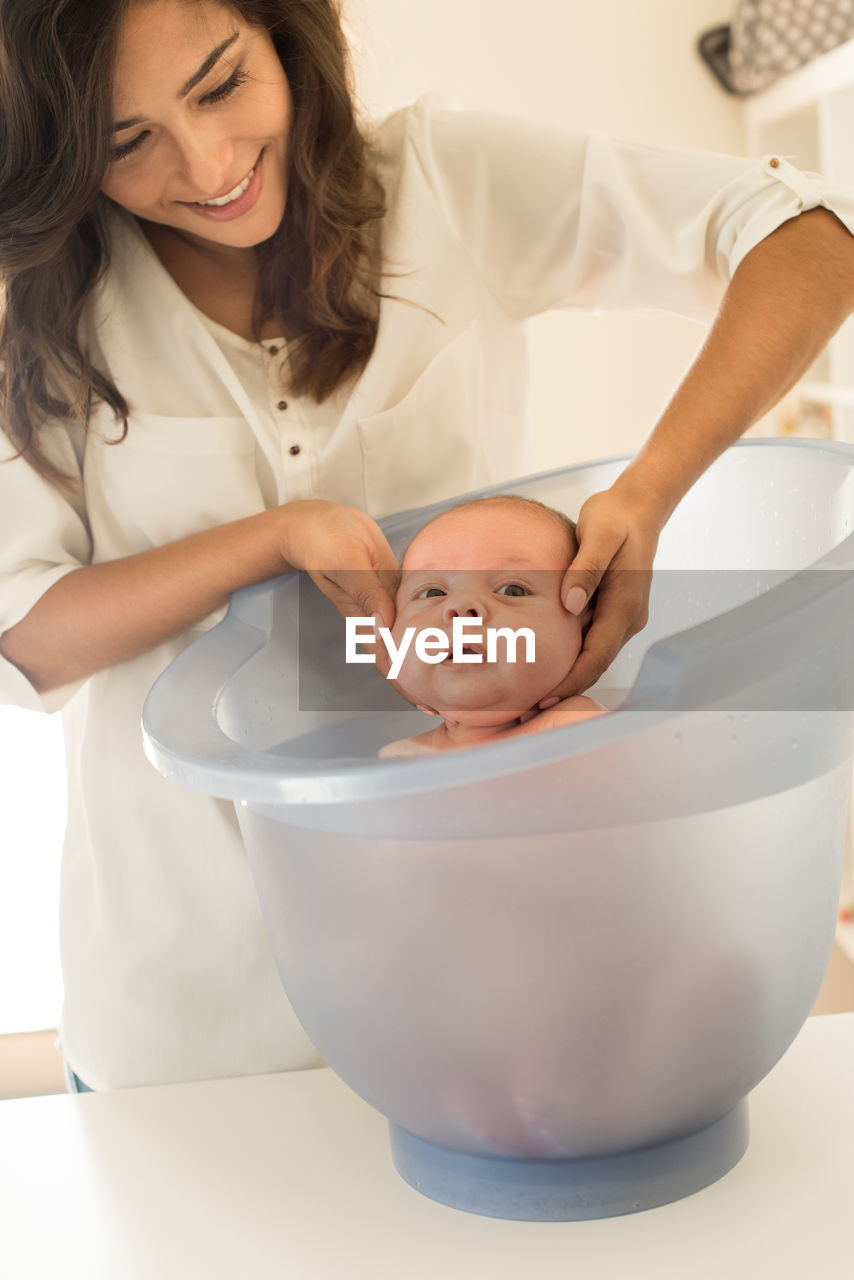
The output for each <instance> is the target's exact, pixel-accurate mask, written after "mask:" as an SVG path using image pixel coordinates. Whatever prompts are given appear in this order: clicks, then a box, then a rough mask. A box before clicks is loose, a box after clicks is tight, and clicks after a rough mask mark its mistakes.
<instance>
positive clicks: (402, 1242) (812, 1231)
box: [0, 1013, 854, 1280]
mask: <svg viewBox="0 0 854 1280" xmlns="http://www.w3.org/2000/svg"><path fill="white" fill-rule="evenodd" d="M750 1116H751V1142H750V1146H749V1148H748V1151H747V1154H746V1155H745V1156H744V1157H743V1159H742V1160H741V1161H740V1163H739V1164H738V1165H736V1167H735V1168H734V1169H733V1170H732V1171H731V1172H730V1173H728V1174H727V1175H726V1176H725V1177H724V1178H722V1179H721V1180H720V1181H719V1182H717V1183H715V1184H714V1185H713V1186H711V1187H707V1188H706V1189H705V1190H704V1191H701V1192H699V1193H698V1194H696V1195H693V1196H689V1197H688V1198H687V1199H685V1200H682V1201H679V1202H678V1203H676V1204H672V1205H665V1206H663V1207H661V1208H658V1209H651V1210H648V1211H647V1212H645V1213H638V1214H633V1215H630V1216H627V1217H622V1218H610V1219H606V1220H600V1221H596V1222H577V1223H527V1222H503V1221H496V1220H494V1219H489V1218H479V1217H475V1216H473V1215H470V1214H466V1213H462V1212H460V1211H458V1210H455V1209H449V1208H446V1207H444V1206H442V1205H439V1204H435V1203H433V1201H431V1200H427V1199H425V1197H423V1196H421V1195H419V1194H418V1193H417V1192H416V1191H413V1190H412V1189H411V1188H410V1187H408V1186H407V1185H406V1184H405V1183H404V1182H403V1181H402V1179H401V1178H400V1177H399V1176H398V1175H397V1173H396V1172H395V1170H394V1167H393V1166H392V1163H391V1158H390V1154H389V1143H388V1130H387V1126H386V1123H385V1121H384V1120H383V1119H382V1118H381V1117H380V1116H379V1115H378V1114H377V1113H376V1112H375V1111H373V1110H372V1109H371V1108H370V1107H369V1106H367V1104H366V1103H364V1102H362V1101H361V1100H360V1099H359V1098H357V1097H356V1096H355V1095H354V1094H353V1093H352V1092H351V1091H350V1090H349V1089H348V1088H347V1087H346V1086H345V1085H344V1084H342V1083H341V1082H340V1081H339V1080H338V1079H337V1078H336V1076H334V1075H333V1073H332V1072H331V1071H328V1070H319V1071H305V1072H295V1073H292V1074H288V1075H275V1076H258V1077H250V1078H246V1079H241V1080H218V1081H210V1082H205V1083H201V1084H185V1085H166V1086H162V1087H160V1088H150V1089H127V1090H122V1091H119V1092H115V1093H103V1094H84V1095H80V1096H78V1097H50V1098H27V1099H22V1100H20V1101H15V1102H2V1103H0V1272H2V1274H3V1275H6V1276H9V1277H10V1280H11V1278H12V1277H14V1280H32V1278H33V1277H38V1280H42V1278H43V1277H44V1278H45V1280H47V1278H48V1277H50V1280H192V1278H194V1277H196V1276H198V1277H205V1280H220V1277H222V1278H223V1280H226V1277H227V1280H268V1277H269V1278H270V1280H272V1278H273V1277H275V1278H276V1280H282V1278H283V1277H287V1278H288V1280H308V1278H310V1280H360V1278H361V1277H365V1278H366V1280H367V1278H368V1277H369V1278H370V1280H386V1278H388V1280H391V1278H393V1280H457V1278H459V1280H463V1277H464V1278H465V1280H481V1277H488V1278H489V1280H505V1278H507V1280H509V1278H510V1277H512V1278H513V1280H539V1278H540V1277H561V1278H564V1277H579V1278H580V1280H600V1277H607V1278H608V1280H623V1277H630V1278H631V1280H646V1278H647V1277H649V1278H650V1280H652V1278H653V1277H654V1280H669V1278H670V1277H673V1278H674V1280H677V1278H678V1280H706V1277H708V1278H709V1280H721V1277H726V1280H742V1278H745V1280H746V1278H747V1277H751V1280H755V1277H760V1276H762V1277H765V1276H768V1277H773V1278H774V1280H788V1278H789V1277H791V1278H792V1280H803V1277H804V1276H805V1275H814V1276H817V1277H820V1278H821V1280H835V1277H840V1280H842V1277H845V1280H850V1277H851V1275H852V1274H854V1231H852V1228H851V1225H850V1224H851V1221H852V1216H854V1013H852V1014H838V1015H833V1016H828V1017H815V1018H811V1019H809V1021H808V1022H807V1024H806V1026H805V1027H804V1029H803V1031H802V1032H801V1034H800V1035H799V1037H798V1039H797V1040H796V1042H795V1044H794V1045H793V1046H792V1048H791V1049H790V1050H789V1052H788V1053H787V1054H786V1056H785V1057H784V1058H783V1060H782V1061H781V1062H780V1063H779V1064H778V1066H777V1067H775V1069H774V1070H773V1071H772V1072H771V1074H770V1075H769V1076H768V1077H767V1079H766V1080H764V1081H763V1082H762V1083H761V1084H760V1085H759V1086H758V1088H757V1089H756V1090H755V1091H754V1093H753V1094H752V1095H751V1100H750Z"/></svg>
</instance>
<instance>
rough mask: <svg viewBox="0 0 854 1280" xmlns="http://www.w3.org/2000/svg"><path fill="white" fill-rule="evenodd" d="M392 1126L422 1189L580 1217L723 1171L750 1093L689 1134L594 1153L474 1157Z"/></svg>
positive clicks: (399, 1158)
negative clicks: (626, 1149) (557, 1156)
mask: <svg viewBox="0 0 854 1280" xmlns="http://www.w3.org/2000/svg"><path fill="white" fill-rule="evenodd" d="M390 1128H391V1149H392V1157H393V1159H394V1164H395V1167H396V1169H397V1171H398V1173H399V1174H400V1175H401V1177H402V1178H403V1179H404V1181H406V1182H408V1183H409V1185H410V1186H411V1187H414V1188H415V1190H416V1191H420V1192H421V1193H422V1195H425V1196H429V1198H430V1199H431V1200H438V1201H439V1203H440V1204H446V1205H450V1206H451V1207H452V1208H454V1209H464V1210H465V1211H466V1212H467V1213H478V1214H481V1215H483V1216H484V1217H488V1218H512V1219H515V1220H517V1221H524V1222H580V1221H584V1220H587V1219H590V1218H612V1217H617V1216H618V1215H620V1214H625V1213H637V1212H639V1211H640V1210H642V1209H654V1208H655V1207H656V1206H657V1205H662V1204H670V1203H671V1202H672V1201H674V1200H681V1199H683V1198H684V1197H685V1196H689V1195H692V1194H693V1193H694V1192H695V1191H701V1190H702V1189H703V1187H707V1186H709V1185H710V1184H711V1183H712V1182H716V1181H717V1179H718V1178H721V1177H723V1175H724V1174H725V1173H728V1172H729V1170H730V1169H732V1168H733V1166H734V1165H736V1164H737V1163H738V1161H739V1160H740V1159H741V1157H742V1156H743V1155H744V1153H745V1151H746V1150H747V1145H748V1141H749V1132H748V1118H747V1099H746V1098H744V1099H742V1101H741V1102H740V1103H738V1105H737V1106H735V1107H734V1108H733V1110H732V1111H730V1112H728V1113H727V1114H726V1115H725V1116H722V1117H721V1119H720V1120H716V1121H715V1122H714V1123H713V1124H711V1125H709V1126H708V1127H707V1128H705V1129H701V1130H699V1132H697V1133H692V1134H689V1135H688V1136H687V1137H683V1138H677V1139H675V1140H674V1141H672V1142H664V1143H661V1144H659V1145H657V1146H654V1147H647V1148H645V1149H643V1150H640V1151H630V1152H627V1153H624V1154H618V1155H612V1156H603V1157H596V1158H588V1159H576V1160H528V1159H519V1160H515V1159H507V1158H504V1157H501V1156H474V1155H469V1154H467V1153H466V1152H462V1151H452V1150H449V1149H448V1148H446V1147H439V1146H436V1145H435V1144H434V1143H432V1142H426V1141H425V1140H424V1139H423V1138H417V1137H415V1135H414V1134H411V1133H408V1132H407V1131H406V1130H405V1129H401V1128H400V1127H399V1126H398V1125H395V1124H392V1125H391V1126H390Z"/></svg>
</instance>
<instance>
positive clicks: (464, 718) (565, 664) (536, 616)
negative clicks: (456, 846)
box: [379, 494, 605, 756]
mask: <svg viewBox="0 0 854 1280" xmlns="http://www.w3.org/2000/svg"><path fill="white" fill-rule="evenodd" d="M576 547H577V543H576V539H575V525H574V524H573V522H572V521H571V520H570V519H569V518H568V517H567V516H565V515H563V513H562V512H560V511H555V510H554V509H553V508H551V507H547V506H544V505H543V504H542V503H540V502H536V501H534V500H532V499H529V498H520V497H517V496H514V495H510V494H508V495H499V496H497V497H494V498H479V499H475V500H474V501H473V502H466V503H463V504H461V505H460V506H458V507H453V508H451V510H449V511H446V512H443V513H442V515H440V516H437V517H436V519H435V520H431V521H430V523H429V524H427V525H425V526H424V528H423V529H422V530H421V531H420V532H419V533H418V534H416V536H415V538H413V540H412V542H411V543H410V545H409V547H408V549H407V551H406V554H405V556H404V558H403V564H402V573H401V581H400V586H399V588H398V590H397V594H396V597H395V603H396V607H397V614H396V617H395V622H394V626H393V627H392V637H393V639H394V641H395V644H397V645H400V643H401V639H402V636H403V632H404V631H405V629H406V628H407V627H415V628H416V629H417V631H418V632H420V631H422V630H423V629H424V628H425V627H430V628H438V629H439V630H440V631H442V632H443V633H444V634H445V635H446V636H447V639H448V647H449V649H450V648H451V643H452V625H453V619H454V618H455V617H471V618H480V619H481V622H482V625H483V629H484V635H485V633H486V628H499V627H507V628H510V629H511V630H513V631H518V630H519V629H520V628H522V627H527V628H530V630H531V631H533V633H534V636H535V638H536V645H535V660H534V661H533V662H527V661H525V656H526V654H525V644H524V641H521V642H520V643H519V644H517V652H516V660H515V662H510V661H508V660H507V658H508V651H507V647H506V645H505V644H504V642H503V640H501V639H499V640H498V642H497V646H496V653H497V660H496V661H491V662H489V661H486V643H485V640H484V641H482V642H478V643H474V644H466V650H467V651H469V652H474V653H477V652H480V653H481V655H482V657H483V661H482V662H480V663H463V662H461V661H455V660H454V657H453V654H451V653H449V655H448V657H446V658H445V659H443V660H442V661H441V662H438V663H436V664H431V663H427V662H424V661H423V660H422V659H421V658H419V657H418V656H417V655H416V653H415V646H414V644H410V646H409V649H408V650H407V653H406V657H405V658H404V660H403V663H402V665H401V668H400V672H399V675H398V677H397V679H396V680H395V681H394V684H395V687H396V688H397V689H398V690H399V692H400V693H402V694H403V696H404V698H406V699H407V701H409V702H412V703H414V704H415V706H417V707H418V709H419V710H420V711H424V712H426V713H427V714H428V715H432V716H441V717H442V720H441V723H440V724H439V725H437V726H436V727H435V728H434V729H429V730H428V731H427V732H426V733H422V734H419V735H418V736H417V737H414V738H403V739H401V740H400V741H398V742H392V743H389V744H388V746H385V747H383V748H382V749H381V751H380V753H379V754H380V755H381V756H418V755H425V754H427V753H431V752H433V751H445V750H448V749H449V748H455V747H471V746H475V745H478V744H480V743H485V742H495V741H497V740H499V739H504V738H514V737H518V736H520V735H522V734H529V733H540V732H541V731H542V730H544V729H556V728H559V727H561V726H563V725H567V724H573V723H575V722H576V721H578V720H586V719H588V718H589V717H590V716H596V715H601V714H602V712H604V711H605V708H604V707H602V706H600V704H599V703H598V702H595V701H594V700H593V699H592V698H588V697H584V696H582V695H576V696H575V697H571V698H565V699H564V700H563V701H562V702H558V703H557V705H555V706H553V707H550V708H549V709H548V710H544V711H533V712H532V711H531V708H536V706H537V703H538V702H539V701H540V700H542V699H544V698H546V697H547V696H548V694H549V693H550V691H551V690H552V689H554V688H556V687H557V686H558V685H559V684H560V683H561V681H562V680H563V679H564V678H565V677H566V675H567V674H568V673H569V671H570V670H571V668H572V665H573V663H574V662H575V659H576V658H577V657H578V654H579V652H580V651H581V645H582V639H583V635H584V630H585V627H586V626H587V625H588V623H589V621H590V617H591V613H592V611H591V609H590V606H589V605H588V607H587V609H586V610H585V611H584V613H583V614H581V615H580V617H576V616H575V615H574V614H571V613H569V612H568V611H567V610H566V609H565V608H564V607H563V604H562V603H561V599H560V586H561V583H562V581H563V575H564V571H565V570H566V568H567V566H568V565H569V563H570V562H571V560H572V559H573V557H574V556H575V552H576Z"/></svg>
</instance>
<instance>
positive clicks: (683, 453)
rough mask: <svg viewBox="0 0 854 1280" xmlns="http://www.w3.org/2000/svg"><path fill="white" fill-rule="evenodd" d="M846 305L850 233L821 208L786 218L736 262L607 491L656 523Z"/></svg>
mask: <svg viewBox="0 0 854 1280" xmlns="http://www.w3.org/2000/svg"><path fill="white" fill-rule="evenodd" d="M852 310H854V236H852V235H851V234H850V233H849V232H848V231H847V230H846V228H845V227H844V226H843V225H842V223H841V222H840V221H839V220H838V219H837V218H836V217H835V216H834V215H833V214H832V213H830V212H829V211H828V210H826V209H815V210H811V211H810V212H809V213H805V214H802V215H801V216H800V217H798V218H793V219H791V220H790V221H789V222H786V223H784V224H783V225H782V226H781V227H779V228H778V229H777V230H776V231H775V232H773V233H772V234H771V235H770V236H768V237H767V238H766V239H765V240H763V241H761V242H760V243H759V244H758V245H757V246H756V247H755V248H754V249H753V250H751V252H750V253H749V254H748V255H747V257H746V258H745V259H744V260H743V262H742V263H741V264H740V265H739V267H738V269H737V271H736V273H735V275H734V276H733V279H732V281H731V283H730V285H729V288H728V289H727V292H726V294H725V296H724V299H723V302H722V305H721V308H720V311H719V313H718V315H717V317H716V319H715V322H714V324H713V325H712V327H711V329H710V330H709V333H708V336H707V338H706V341H705V342H704V344H703V346H702V347H701V349H700V351H699V353H698V355H697V357H696V359H695V360H694V362H693V364H692V365H691V367H690V369H689V370H688V372H687V373H686V375H685V377H684V378H683V380H682V382H681V383H680V385H679V386H678V388H677V389H676V391H675V393H674V395H673V396H672V398H671V400H670V401H669V403H668V405H667V407H666V408H665V410H664V412H663V413H662V415H661V417H660V419H659V420H658V422H657V423H656V425H655V427H654V429H653V431H652V433H651V434H650V436H649V438H648V440H647V441H646V443H645V444H644V446H643V447H642V448H641V450H640V451H639V453H638V454H637V456H636V457H635V458H634V459H633V461H632V462H631V463H630V464H629V466H627V467H626V469H625V471H624V472H623V474H622V476H621V477H620V479H619V480H618V481H617V483H616V485H615V486H614V488H615V489H619V490H621V491H622V492H623V493H625V494H626V495H628V496H632V497H637V499H638V501H639V502H641V503H642V504H643V505H644V506H645V507H646V508H647V510H650V511H651V512H652V513H653V514H654V517H655V518H656V520H657V521H658V522H659V525H663V524H664V523H665V521H666V520H667V519H668V517H669V516H670V514H671V513H672V511H673V509H674V508H675V506H676V505H677V503H678V502H679V501H680V499H681V498H682V497H683V496H684V495H685V493H687V491H688V490H689V489H690V487H691V486H692V485H693V484H694V482H695V481H696V480H697V479H698V478H699V477H700V476H701V475H702V473H703V472H704V471H705V469H706V468H707V467H708V466H709V464H710V463H711V462H713V461H714V459H715V458H716V457H717V456H718V455H719V454H720V453H722V452H723V450H724V449H726V448H727V447H728V446H729V445H730V444H732V443H733V442H734V441H736V440H737V439H738V438H739V437H740V436H741V435H742V434H743V433H744V432H745V431H746V430H747V429H748V427H750V426H751V425H752V424H753V423H754V422H756V421H757V420H758V419H759V418H760V417H762V415H763V414H764V413H767V412H768V410H769V409H771V408H772V407H773V405H775V404H776V403H777V401H778V400H780V399H781V397H782V396H783V395H785V393H786V392H787V391H788V390H789V389H790V387H792V386H793V385H794V383H795V382H797V380H798V379H799V378H800V377H802V376H803V374H804V373H805V372H806V370H807V369H808V368H809V366H810V365H811V363H812V362H813V360H815V358H816V357H817V356H818V355H819V353H820V352H821V351H822V349H823V348H824V347H825V346H826V344H827V342H828V340H829V339H830V338H831V337H832V336H833V334H834V333H835V332H836V330H837V329H838V328H839V326H840V324H841V323H842V322H843V320H845V318H846V317H847V316H848V315H850V314H851V312H852Z"/></svg>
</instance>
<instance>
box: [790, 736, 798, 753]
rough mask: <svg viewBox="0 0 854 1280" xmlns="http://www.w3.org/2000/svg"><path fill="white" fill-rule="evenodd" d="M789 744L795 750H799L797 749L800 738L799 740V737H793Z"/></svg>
mask: <svg viewBox="0 0 854 1280" xmlns="http://www.w3.org/2000/svg"><path fill="white" fill-rule="evenodd" d="M789 746H790V747H791V748H792V750H793V751H797V749H798V740H797V738H792V740H791V742H790V743H789Z"/></svg>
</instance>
